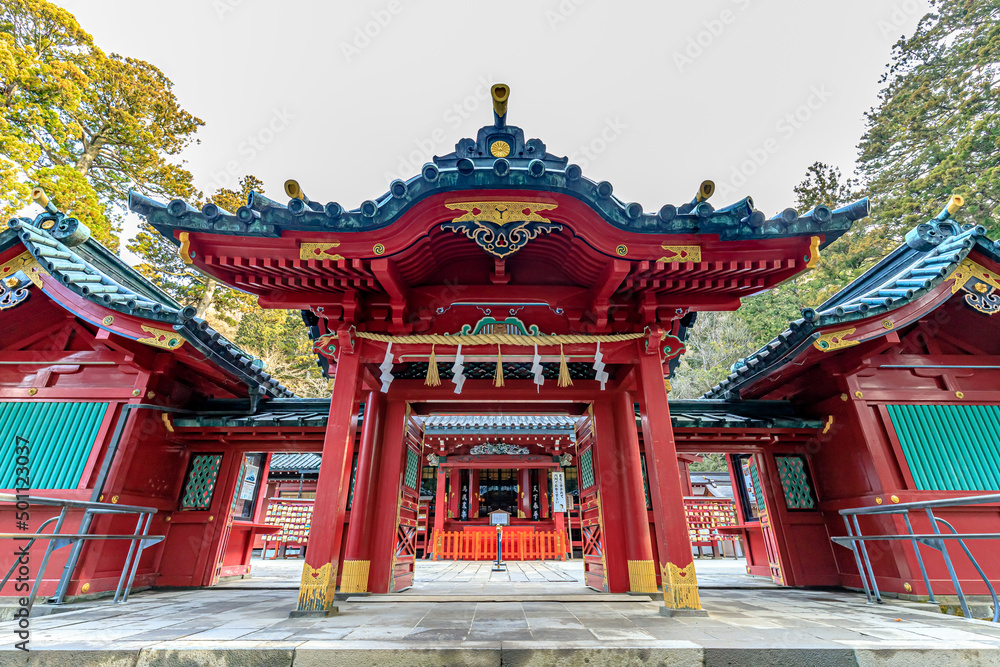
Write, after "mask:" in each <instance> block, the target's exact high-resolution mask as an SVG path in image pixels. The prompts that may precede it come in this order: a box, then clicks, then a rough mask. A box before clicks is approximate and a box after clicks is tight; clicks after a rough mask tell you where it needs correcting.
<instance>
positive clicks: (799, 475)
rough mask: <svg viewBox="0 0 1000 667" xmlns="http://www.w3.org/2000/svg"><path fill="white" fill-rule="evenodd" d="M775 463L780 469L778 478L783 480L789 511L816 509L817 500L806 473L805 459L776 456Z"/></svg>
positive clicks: (783, 489)
mask: <svg viewBox="0 0 1000 667" xmlns="http://www.w3.org/2000/svg"><path fill="white" fill-rule="evenodd" d="M774 462H775V464H776V465H777V467H778V478H779V479H780V480H781V489H782V491H784V493H785V505H786V506H787V507H788V509H790V510H811V509H816V498H815V497H814V496H813V490H812V485H811V484H810V483H809V475H808V474H807V473H806V462H805V459H803V458H802V457H801V456H775V457H774Z"/></svg>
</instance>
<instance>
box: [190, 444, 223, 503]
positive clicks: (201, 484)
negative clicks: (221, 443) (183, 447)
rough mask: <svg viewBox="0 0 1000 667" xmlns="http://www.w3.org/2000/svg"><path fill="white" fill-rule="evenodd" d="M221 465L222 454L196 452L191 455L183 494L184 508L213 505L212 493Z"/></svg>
mask: <svg viewBox="0 0 1000 667" xmlns="http://www.w3.org/2000/svg"><path fill="white" fill-rule="evenodd" d="M221 466H222V454H195V455H194V456H192V457H191V465H190V467H189V468H188V474H187V481H186V482H185V483H184V493H183V494H182V495H181V509H182V510H207V509H210V508H211V507H212V494H213V493H214V492H215V482H216V480H217V479H218V477H219V468H220V467H221Z"/></svg>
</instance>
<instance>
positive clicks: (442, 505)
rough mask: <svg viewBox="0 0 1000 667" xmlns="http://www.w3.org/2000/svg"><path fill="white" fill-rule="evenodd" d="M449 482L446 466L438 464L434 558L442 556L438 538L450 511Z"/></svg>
mask: <svg viewBox="0 0 1000 667" xmlns="http://www.w3.org/2000/svg"><path fill="white" fill-rule="evenodd" d="M447 482H448V473H447V470H445V468H443V467H441V466H440V465H438V469H437V490H436V491H435V492H434V532H433V533H432V538H431V539H433V540H434V543H433V544H434V560H437V559H438V558H440V557H441V554H440V553H438V549H437V539H438V535H440V534H441V533H442V532H443V531H444V517H445V514H447V513H448V501H447V497H446V496H447V492H446V491H445V489H446V484H447Z"/></svg>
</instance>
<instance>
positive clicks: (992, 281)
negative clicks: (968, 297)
mask: <svg viewBox="0 0 1000 667" xmlns="http://www.w3.org/2000/svg"><path fill="white" fill-rule="evenodd" d="M970 278H975V279H977V280H980V281H982V282H984V283H986V284H987V285H989V286H991V287H992V288H993V289H997V290H1000V275H997V274H996V273H994V272H993V271H988V270H987V269H986V268H985V267H983V266H981V265H980V264H977V263H976V262H973V261H972V260H971V259H969V258H968V257H966V258H965V259H963V260H962V262H961V264H959V265H958V267H957V268H956V269H955V270H954V271H952V273H951V275H950V276H948V278H946V280H954V281H955V282H954V283H953V284H952V286H951V293H952V294H954V293H955V292H957V291H958V290H960V289H962V287H964V286H965V284H966V283H967V282H968V281H969V279H970Z"/></svg>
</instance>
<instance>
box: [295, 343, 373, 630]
mask: <svg viewBox="0 0 1000 667" xmlns="http://www.w3.org/2000/svg"><path fill="white" fill-rule="evenodd" d="M358 346H359V347H362V346H363V343H362V342H361V341H358ZM345 350H346V351H345ZM360 370H361V353H360V351H355V350H352V349H350V348H348V346H343V345H342V346H341V348H340V352H339V354H338V355H337V374H336V379H335V380H334V384H333V396H332V398H331V400H330V417H329V420H328V422H327V427H326V437H325V438H324V440H323V461H322V463H320V467H319V480H318V484H317V487H316V500H315V504H314V506H313V518H312V530H311V531H310V535H309V548H308V549H307V550H306V558H305V561H306V562H305V563H304V565H303V568H302V583H301V584H300V586H299V602H298V607H297V608H296V610H295V611H293V612H292V615H293V616H328V615H330V614H331V613H336V612H337V608H336V607H335V606H334V604H333V598H334V594H335V592H336V589H337V570H338V569H339V565H340V562H339V561H340V546H341V542H342V541H343V534H344V513H345V512H344V506H345V504H346V503H345V502H341V500H342V499H344V500H346V499H345V498H344V494H346V493H347V489H348V485H349V482H350V467H349V466H350V462H351V454H352V453H353V451H354V428H355V424H354V421H355V420H354V419H353V417H354V415H353V414H352V412H353V410H354V405H355V401H354V398H355V395H356V393H357V389H358V379H359V378H360Z"/></svg>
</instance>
